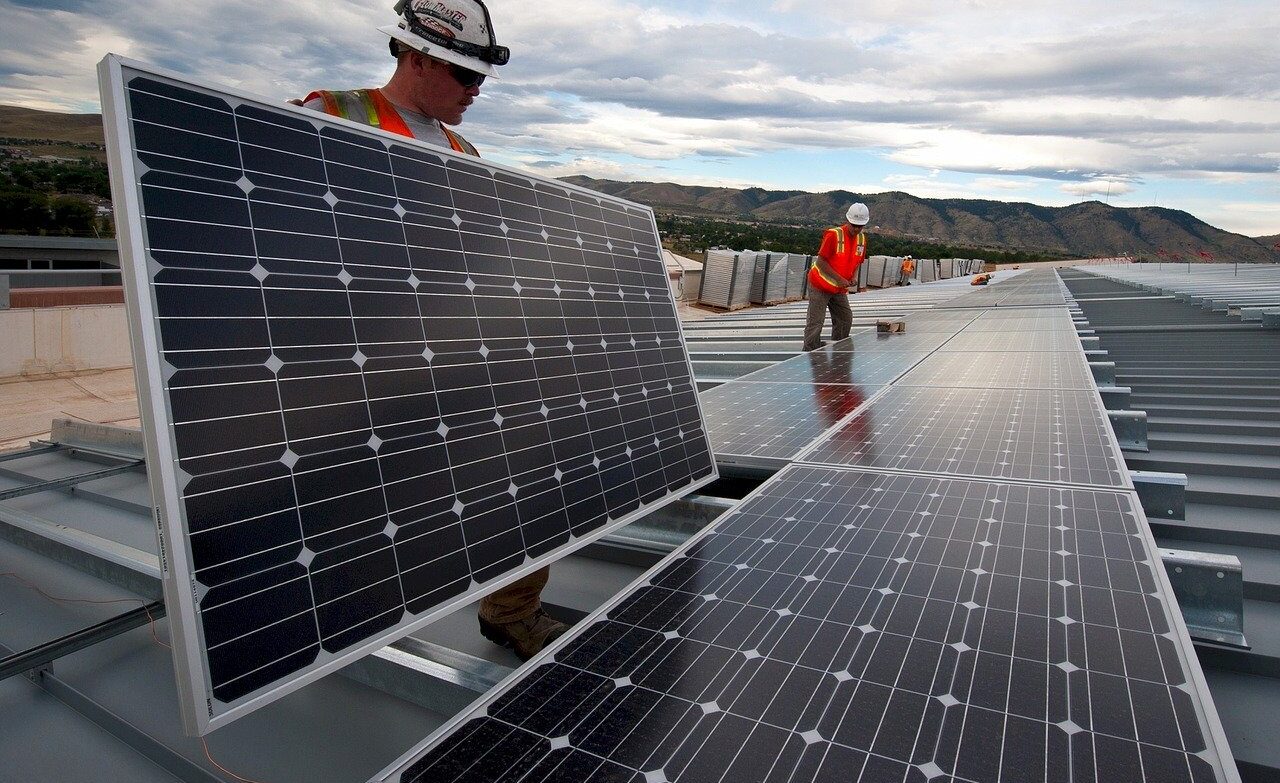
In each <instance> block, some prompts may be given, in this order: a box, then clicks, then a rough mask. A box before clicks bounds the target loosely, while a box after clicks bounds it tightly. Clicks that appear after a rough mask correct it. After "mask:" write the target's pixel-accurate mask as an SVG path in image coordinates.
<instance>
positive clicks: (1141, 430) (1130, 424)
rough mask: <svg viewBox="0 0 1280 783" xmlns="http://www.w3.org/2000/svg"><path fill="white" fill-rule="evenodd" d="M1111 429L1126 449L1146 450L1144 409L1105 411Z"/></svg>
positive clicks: (1145, 413)
mask: <svg viewBox="0 0 1280 783" xmlns="http://www.w3.org/2000/svg"><path fill="white" fill-rule="evenodd" d="M1107 418H1108V419H1109V420H1110V421H1111V430H1112V432H1114V433H1115V434H1116V440H1117V441H1119V442H1120V448H1121V449H1124V450H1126V451H1148V450H1149V449H1148V448H1147V412H1146V411H1107Z"/></svg>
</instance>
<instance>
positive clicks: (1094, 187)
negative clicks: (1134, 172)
mask: <svg viewBox="0 0 1280 783" xmlns="http://www.w3.org/2000/svg"><path fill="white" fill-rule="evenodd" d="M1058 190H1061V191H1062V192H1063V193H1066V194H1068V195H1071V196H1080V197H1082V198H1088V197H1091V196H1106V197H1114V196H1123V195H1124V194H1126V193H1132V192H1133V185H1131V184H1130V183H1128V182H1125V181H1123V180H1112V179H1094V180H1089V181H1088V182H1068V183H1066V184H1065V185H1059V186H1058Z"/></svg>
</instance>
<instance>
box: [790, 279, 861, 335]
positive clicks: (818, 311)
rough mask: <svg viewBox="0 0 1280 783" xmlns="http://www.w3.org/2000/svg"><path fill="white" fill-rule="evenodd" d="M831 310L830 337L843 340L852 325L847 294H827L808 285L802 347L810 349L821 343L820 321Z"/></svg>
mask: <svg viewBox="0 0 1280 783" xmlns="http://www.w3.org/2000/svg"><path fill="white" fill-rule="evenodd" d="M828 310H830V311H831V339H832V340H843V339H844V338H846V337H848V336H849V329H850V327H852V326H853V310H852V308H850V307H849V295H848V294H829V293H827V292H826V291H823V290H822V289H820V288H818V287H817V286H815V285H810V286H809V317H808V321H807V322H806V323H805V325H804V348H803V349H802V350H805V351H812V350H813V349H814V348H817V347H818V346H819V345H821V344H822V322H823V321H825V320H826V318H827V311H828Z"/></svg>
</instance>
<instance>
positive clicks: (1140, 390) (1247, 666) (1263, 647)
mask: <svg viewBox="0 0 1280 783" xmlns="http://www.w3.org/2000/svg"><path fill="white" fill-rule="evenodd" d="M1183 268H1184V267H1183V265H1177V267H1176V269H1175V268H1174V266H1173V265H1168V266H1167V268H1166V269H1165V270H1164V271H1165V272H1166V274H1167V276H1168V277H1167V278H1164V283H1163V284H1161V285H1157V284H1156V283H1155V280H1156V278H1159V277H1162V276H1161V275H1159V274H1157V273H1158V272H1159V271H1160V270H1142V269H1139V268H1136V267H1134V268H1125V269H1123V270H1115V269H1109V268H1106V267H1100V268H1097V269H1093V270H1090V271H1089V272H1086V271H1084V270H1061V271H1060V272H1059V274H1060V275H1061V277H1062V278H1063V280H1064V281H1065V282H1066V284H1067V287H1068V288H1069V289H1070V290H1071V291H1072V293H1073V294H1074V295H1075V297H1076V300H1077V302H1078V303H1079V305H1080V307H1081V309H1082V310H1083V311H1084V314H1085V316H1086V317H1087V318H1088V320H1089V325H1090V328H1091V329H1093V330H1094V331H1095V333H1096V334H1097V336H1098V337H1099V340H1100V343H1101V347H1102V348H1103V349H1104V350H1106V351H1107V360H1108V361H1113V362H1115V364H1116V382H1117V384H1118V385H1121V386H1127V387H1129V388H1130V389H1131V390H1132V391H1131V396H1130V407H1131V408H1133V409H1137V410H1145V411H1146V413H1147V427H1148V439H1147V441H1148V446H1149V449H1150V451H1149V452H1146V453H1141V452H1128V453H1126V455H1125V459H1126V462H1127V463H1128V466H1129V468H1130V469H1132V470H1151V471H1164V472H1172V473H1182V474H1185V475H1186V476H1187V492H1186V501H1187V505H1186V515H1185V516H1186V519H1185V520H1176V521H1175V520H1157V519H1152V520H1151V527H1152V531H1153V532H1154V533H1155V535H1156V540H1157V543H1159V544H1160V545H1161V546H1164V547H1169V548H1174V549H1191V550H1201V551H1208V552H1216V553H1220V554H1228V555H1234V556H1236V557H1238V558H1239V559H1240V562H1241V564H1242V566H1243V571H1244V580H1245V609H1244V618H1245V633H1246V634H1247V636H1248V639H1249V641H1250V643H1251V644H1252V645H1253V649H1252V650H1249V651H1240V650H1230V649H1226V648H1220V649H1219V648H1213V647H1210V646H1207V645H1202V646H1198V648H1197V652H1198V653H1199V656H1200V660H1201V664H1202V665H1203V667H1204V669H1205V675H1206V677H1207V679H1208V681H1209V687H1210V690H1211V691H1212V692H1213V694H1214V700H1215V702H1216V703H1217V705H1218V708H1219V713H1220V715H1221V717H1222V721H1223V724H1224V726H1225V728H1226V731H1227V734H1228V739H1229V741H1230V742H1231V747H1232V751H1233V752H1234V754H1235V756H1236V758H1237V762H1238V764H1239V767H1240V772H1241V774H1242V775H1243V776H1244V778H1245V780H1275V779H1277V778H1276V776H1277V775H1280V746H1278V745H1277V743H1276V741H1275V739H1276V737H1277V736H1280V718H1277V717H1276V710H1277V707H1280V679H1278V678H1280V604H1278V603H1277V601H1280V330H1275V329H1263V328H1262V327H1261V326H1260V325H1259V323H1257V322H1253V323H1247V322H1244V321H1242V320H1241V319H1240V318H1239V317H1236V316H1231V315H1228V314H1227V312H1226V309H1225V308H1223V309H1222V310H1220V311H1216V312H1215V311H1212V310H1208V309H1205V308H1204V307H1202V306H1195V305H1192V304H1189V303H1188V302H1186V301H1179V300H1178V299H1176V298H1175V297H1174V295H1173V294H1164V293H1162V292H1161V291H1160V290H1142V289H1140V288H1138V287H1137V286H1135V285H1134V284H1132V283H1125V282H1121V281H1120V280H1118V279H1114V278H1118V277H1120V276H1123V277H1126V278H1129V279H1142V280H1145V281H1146V284H1147V285H1148V286H1150V287H1153V288H1156V289H1160V288H1164V287H1166V286H1167V287H1169V288H1172V287H1174V286H1175V285H1177V284H1178V283H1179V282H1181V283H1186V282H1187V281H1185V280H1182V281H1179V280H1178V279H1177V277H1178V272H1180V271H1181V270H1182V269H1183ZM1232 271H1233V270H1232V267H1231V266H1229V265H1220V266H1218V268H1216V269H1204V268H1201V267H1196V268H1195V274H1196V276H1197V277H1198V278H1199V279H1200V280H1202V281H1203V280H1212V279H1213V278H1217V279H1218V280H1219V281H1223V280H1226V279H1228V278H1230V277H1234V275H1233V274H1232ZM1257 271H1258V272H1260V273H1261V272H1263V271H1265V270H1257ZM1094 273H1096V274H1094ZM1098 275H1107V277H1102V276H1098ZM1184 298H1185V297H1184Z"/></svg>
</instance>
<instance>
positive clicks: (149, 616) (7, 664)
mask: <svg viewBox="0 0 1280 783" xmlns="http://www.w3.org/2000/svg"><path fill="white" fill-rule="evenodd" d="M161 617H164V603H163V602H162V601H152V602H151V603H147V604H143V605H142V606H139V607H138V608H137V609H132V610H130V611H128V612H125V613H124V614H119V615H116V616H115V617H110V618H108V619H106V620H103V621H102V622H100V623H98V624H97V625H91V626H89V627H88V628H82V629H80V630H79V631H73V632H72V633H69V634H67V635H66V636H62V637H59V638H57V639H53V640H51V641H48V642H45V643H44V644H39V645H36V646H35V647H32V648H31V649H29V650H25V651H23V652H20V653H14V654H13V655H7V656H5V657H4V658H0V680H6V679H8V678H10V677H12V676H14V675H15V674H22V673H23V672H28V671H31V670H32V669H38V668H40V667H41V666H44V665H45V664H48V663H52V662H53V661H56V660H57V659H59V658H61V657H63V656H64V655H70V654H71V653H73V652H77V651H79V650H83V649H84V648H86V647H92V646H93V645H95V644H97V643H98V642H101V641H105V640H106V639H110V638H112V637H113V636H119V635H120V634H122V633H124V632H125V631H132V630H133V629H134V628H138V627H140V626H143V625H146V624H147V623H150V622H153V621H155V620H158V619H160V618H161Z"/></svg>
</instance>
